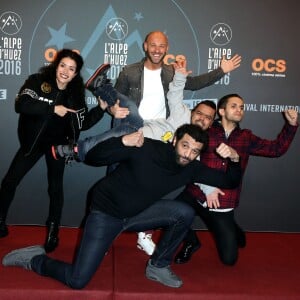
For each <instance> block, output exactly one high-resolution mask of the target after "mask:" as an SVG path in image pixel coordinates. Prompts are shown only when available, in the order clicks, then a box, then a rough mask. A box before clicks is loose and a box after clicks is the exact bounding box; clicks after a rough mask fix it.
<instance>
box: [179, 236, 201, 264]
mask: <svg viewBox="0 0 300 300" xmlns="http://www.w3.org/2000/svg"><path fill="white" fill-rule="evenodd" d="M200 247H201V243H200V241H199V240H198V237H197V235H196V233H195V232H194V231H189V233H188V237H187V238H186V240H185V241H184V243H183V246H182V248H181V250H180V251H179V252H178V253H177V255H176V256H175V259H174V262H175V263H176V264H185V263H187V262H188V261H189V260H190V259H191V257H192V255H193V253H195V252H196V251H197V250H198V249H199V248H200Z"/></svg>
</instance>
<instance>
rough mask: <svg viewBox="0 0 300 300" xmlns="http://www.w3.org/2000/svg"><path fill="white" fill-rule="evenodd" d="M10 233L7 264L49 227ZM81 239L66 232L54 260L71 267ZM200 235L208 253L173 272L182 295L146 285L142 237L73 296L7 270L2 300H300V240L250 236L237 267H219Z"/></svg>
mask: <svg viewBox="0 0 300 300" xmlns="http://www.w3.org/2000/svg"><path fill="white" fill-rule="evenodd" d="M9 230H10V235H9V236H8V237H6V238H3V239H0V256H1V259H2V257H3V255H5V254H6V253H7V252H9V251H10V250H12V249H15V248H19V247H24V246H28V245H33V244H42V243H43V241H44V235H45V229H44V227H36V226H10V227H9ZM79 233H80V230H79V229H71V228H63V229H62V230H61V234H60V239H61V243H60V246H59V247H58V249H57V250H56V251H55V252H54V253H53V254H51V255H52V256H53V257H55V258H58V259H62V260H67V261H71V260H72V258H73V255H74V250H75V247H76V244H77V240H78V237H79ZM157 234H158V233H157ZM198 235H199V237H200V238H201V241H202V248H201V249H200V250H199V251H198V252H197V253H196V254H195V255H194V257H193V259H192V261H191V262H190V263H188V264H185V265H173V266H172V267H173V269H174V271H175V272H176V273H177V274H178V275H179V276H181V278H182V279H183V281H184V285H183V287H182V288H180V289H172V288H168V287H164V286H162V285H160V284H158V283H156V282H152V281H149V280H148V279H146V277H145V276H144V270H145V265H146V262H147V259H148V256H147V255H146V254H144V253H143V252H141V251H140V250H137V248H136V234H134V233H124V234H122V235H121V236H120V237H119V238H118V239H117V240H116V241H115V243H114V245H113V247H112V249H111V250H110V251H109V253H108V255H107V256H106V257H105V259H104V261H103V263H102V265H101V267H100V268H99V270H98V272H97V273H96V275H95V276H94V278H93V279H92V281H91V282H90V283H89V284H88V286H87V287H86V288H85V289H83V290H80V291H78V290H72V289H70V288H68V287H66V286H64V285H63V284H61V283H59V282H56V281H55V280H53V279H50V278H45V277H41V276H39V275H37V274H35V273H33V272H30V271H27V270H24V269H21V268H17V267H3V266H2V265H1V266H0V278H1V280H0V299H1V300H8V299H9V300H10V299H31V300H35V299H43V300H47V299H51V300H52V299H56V300H59V299H64V300H68V299H70V300H71V299H72V300H74V299H75V300H77V299H87V300H92V299H98V300H99V299H118V300H119V299H120V300H121V299H122V300H123V299H128V300H129V299H130V300H135V299H136V300H138V299H139V300H140V299H149V300H150V299H151V300H153V299H160V300H165V299H180V300H185V299H206V300H210V299H220V300H221V299H222V300H227V299H228V300H229V299H231V300H232V299H233V300H235V299H243V300H244V299H246V300H247V299H300V284H299V283H300V259H299V257H298V256H299V253H300V234H279V233H247V247H246V248H245V249H241V250H240V257H239V261H238V263H237V265H236V266H234V267H228V266H223V265H222V264H221V263H220V262H219V259H218V257H217V253H216V249H215V245H214V242H213V240H212V238H211V236H210V234H209V233H208V232H206V231H204V232H202V231H199V232H198ZM156 238H157V237H156Z"/></svg>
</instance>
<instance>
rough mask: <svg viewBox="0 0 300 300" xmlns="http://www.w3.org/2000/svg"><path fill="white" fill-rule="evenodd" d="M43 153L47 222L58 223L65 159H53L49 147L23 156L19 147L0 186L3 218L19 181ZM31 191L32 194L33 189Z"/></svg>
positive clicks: (0, 205) (61, 205) (62, 198)
mask: <svg viewBox="0 0 300 300" xmlns="http://www.w3.org/2000/svg"><path fill="white" fill-rule="evenodd" d="M43 155H45V159H46V164H47V178H48V194H49V197H50V205H49V215H48V219H47V222H55V223H58V224H59V223H60V219H61V213H62V208H63V203H64V195H63V175H64V169H65V161H64V160H55V159H54V158H53V157H52V154H51V150H50V147H49V150H47V151H43V150H39V151H36V152H34V153H32V154H31V155H29V156H25V155H24V153H23V151H22V149H19V150H18V152H17V153H16V155H15V157H14V159H13V161H12V163H11V165H10V167H9V169H8V171H7V173H6V175H5V177H4V178H3V180H2V183H1V188H0V216H1V217H2V218H3V219H4V220H5V219H6V216H7V213H8V209H9V206H10V204H11V203H12V201H13V198H14V196H15V192H16V189H17V187H18V185H19V183H20V182H21V180H22V179H23V178H24V176H25V175H26V174H27V173H28V172H29V170H31V168H32V167H33V166H34V165H35V164H36V163H37V161H38V160H39V159H40V158H41V157H42V156H43ZM32 193H33V195H34V191H33V192H32Z"/></svg>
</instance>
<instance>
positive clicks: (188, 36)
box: [0, 0, 300, 232]
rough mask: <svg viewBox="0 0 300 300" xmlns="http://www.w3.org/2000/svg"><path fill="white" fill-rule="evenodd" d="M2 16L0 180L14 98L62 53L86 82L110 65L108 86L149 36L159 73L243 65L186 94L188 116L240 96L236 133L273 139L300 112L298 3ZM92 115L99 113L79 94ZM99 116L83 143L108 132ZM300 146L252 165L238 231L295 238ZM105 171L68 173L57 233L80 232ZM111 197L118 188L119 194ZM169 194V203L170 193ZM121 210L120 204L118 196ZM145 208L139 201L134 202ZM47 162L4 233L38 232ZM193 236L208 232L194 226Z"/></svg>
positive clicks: (9, 6)
mask: <svg viewBox="0 0 300 300" xmlns="http://www.w3.org/2000/svg"><path fill="white" fill-rule="evenodd" d="M2 2H3V3H1V8H0V16H1V18H0V20H1V23H0V35H1V39H0V76H1V84H0V116H1V117H0V128H1V129H0V130H1V156H0V179H1V180H2V178H3V177H4V175H5V173H6V172H7V170H8V167H9V165H10V163H11V161H12V159H13V157H14V155H15V153H16V151H17V149H18V147H19V142H18V138H17V123H18V117H19V116H18V114H16V113H15V110H14V101H15V97H16V94H17V92H18V90H19V88H20V87H21V85H22V84H23V82H24V80H25V79H26V78H27V77H28V75H30V74H32V73H36V72H37V71H38V70H39V68H40V67H42V66H43V65H47V64H49V63H50V62H51V61H52V60H53V57H54V56H55V54H56V52H57V51H58V50H60V49H62V48H69V49H74V50H77V51H79V52H80V54H81V55H82V57H83V58H84V61H85V64H84V67H83V70H82V76H83V77H84V80H87V79H88V78H89V77H90V75H91V74H93V72H94V71H95V70H96V68H97V67H98V66H99V65H100V64H102V63H104V62H107V63H110V64H111V69H110V71H109V73H108V76H109V78H110V79H111V80H112V81H113V83H114V82H115V80H116V78H117V77H118V74H119V72H120V71H121V70H122V68H123V67H124V66H125V65H128V64H131V63H133V62H136V61H139V60H141V59H142V58H143V56H144V52H143V47H142V44H143V41H144V38H145V36H146V34H147V33H148V32H150V31H153V30H161V31H163V32H165V33H166V34H167V36H168V38H169V42H170V47H169V53H168V55H167V56H166V58H165V62H166V63H171V62H173V61H174V60H176V58H178V57H179V56H184V57H185V58H186V59H187V62H188V69H190V70H192V72H193V73H192V74H193V75H197V74H201V73H206V72H209V71H211V70H213V69H215V68H217V67H218V66H219V63H220V60H221V58H222V56H225V57H226V58H228V59H230V58H231V57H232V56H233V55H234V54H236V53H237V54H240V55H241V56H242V64H241V66H240V68H239V69H237V70H236V71H234V72H232V73H230V74H227V75H226V76H224V77H223V78H222V79H221V80H220V81H219V82H217V83H215V84H214V85H212V86H210V87H207V88H204V89H202V90H199V91H195V92H191V91H185V92H184V99H185V100H184V101H185V102H186V104H187V105H189V107H191V108H192V107H193V106H194V105H195V104H196V103H198V102H200V101H202V100H204V99H210V100H213V101H215V102H216V103H217V101H218V99H220V98H221V97H222V96H223V95H225V94H229V93H238V94H240V95H241V96H242V97H243V98H244V100H245V118H244V120H243V121H242V122H241V127H242V128H249V129H251V130H252V131H253V133H254V134H256V135H258V136H261V137H264V138H267V139H274V138H276V136H277V134H278V133H279V131H280V130H281V128H282V126H283V124H284V118H283V114H282V112H283V111H284V110H285V109H288V108H294V109H296V110H297V111H299V109H300V100H299V97H300V96H299V95H300V85H299V82H298V80H299V75H298V71H299V60H298V58H299V53H298V51H299V49H300V42H299V40H298V36H299V28H300V19H299V16H298V15H299V11H300V2H299V1H296V0H287V1H284V2H283V1H281V0H265V1H260V0H253V1H237V0H225V1H218V0H201V1H186V0H176V1H175V0H152V1H146V0H127V1H119V0H112V1H107V0H102V1H97V0H86V1H80V0H73V1H69V0H44V1H39V0H32V1H31V2H30V4H29V2H28V1H23V0H22V1H21V0H13V1H2ZM86 101H87V103H88V106H89V108H92V107H93V106H95V105H97V101H96V99H95V97H94V96H93V95H92V94H91V93H90V92H89V91H86ZM110 121H111V118H110V116H109V115H106V116H105V117H104V119H102V120H101V121H100V122H99V123H98V124H97V125H96V126H94V127H93V128H92V129H90V130H88V131H86V132H84V133H82V134H81V137H85V136H90V135H94V134H97V133H100V132H103V131H105V130H107V129H109V128H110ZM299 149H300V138H299V133H297V135H296V137H295V140H294V142H293V144H292V145H291V147H290V149H289V150H288V152H287V153H286V154H285V155H284V156H282V157H280V158H277V159H269V158H264V157H251V158H250V161H249V166H248V169H247V171H246V174H245V177H244V182H243V190H242V195H241V201H240V206H239V207H238V208H237V209H236V217H237V220H238V222H239V224H240V225H241V226H242V227H243V228H244V229H245V230H247V231H283V232H300V218H299V213H300V204H299V203H298V202H299V195H298V193H297V192H298V188H299V186H298V184H299V183H300V182H299V177H298V176H299V170H298V168H299V166H300V155H299ZM105 173H106V168H105V167H102V168H95V167H90V166H87V165H84V164H82V163H76V162H75V163H73V164H72V165H71V166H67V167H66V171H65V179H64V192H65V204H64V210H63V216H62V225H65V226H76V227H77V226H79V225H80V223H81V221H82V218H83V216H84V214H85V211H86V203H87V201H86V200H87V193H88V190H89V189H90V187H91V186H92V185H93V184H94V183H95V182H96V181H97V180H99V179H100V178H101V177H103V176H105ZM116 188H118V187H116ZM175 194H176V193H175ZM124 201H126V195H124ZM141 201H143V199H141ZM48 205H49V198H48V194H47V174H46V165H45V161H44V160H43V159H41V160H40V161H39V162H38V164H37V165H36V166H35V167H34V168H33V169H32V170H31V171H30V172H29V173H28V174H27V175H26V176H25V178H24V179H23V180H22V182H21V184H20V186H19V187H18V189H17V192H16V195H15V199H14V201H13V203H12V205H11V208H10V210H9V215H8V218H7V223H8V224H41V225H44V224H45V220H46V218H47V215H48ZM195 226H196V228H199V229H202V228H205V226H204V224H203V223H202V222H201V221H200V220H199V219H196V221H195Z"/></svg>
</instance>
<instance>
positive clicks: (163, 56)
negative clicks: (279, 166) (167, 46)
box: [146, 51, 167, 65]
mask: <svg viewBox="0 0 300 300" xmlns="http://www.w3.org/2000/svg"><path fill="white" fill-rule="evenodd" d="M166 54H167V53H166V52H165V53H164V54H163V55H162V57H161V58H160V60H159V61H157V60H155V61H154V60H153V59H152V56H151V55H150V53H149V51H147V52H146V57H147V59H149V60H150V61H151V63H152V64H155V65H159V64H161V63H162V62H163V60H164V58H165V56H166Z"/></svg>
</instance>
